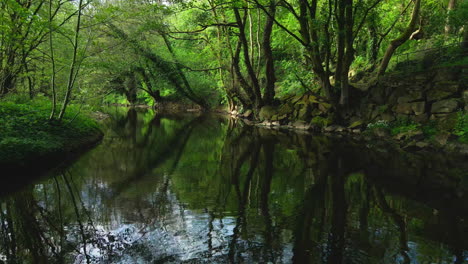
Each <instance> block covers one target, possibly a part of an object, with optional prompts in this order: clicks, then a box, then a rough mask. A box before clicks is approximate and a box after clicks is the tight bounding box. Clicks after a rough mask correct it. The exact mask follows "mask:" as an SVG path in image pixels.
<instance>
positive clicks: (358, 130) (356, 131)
mask: <svg viewBox="0 0 468 264" xmlns="http://www.w3.org/2000/svg"><path fill="white" fill-rule="evenodd" d="M351 132H353V133H354V134H359V133H361V129H353V130H351Z"/></svg>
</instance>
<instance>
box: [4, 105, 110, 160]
mask: <svg viewBox="0 0 468 264" xmlns="http://www.w3.org/2000/svg"><path fill="white" fill-rule="evenodd" d="M77 112H79V109H78V107H74V106H72V107H70V108H69V111H68V113H67V114H66V115H65V117H64V119H63V120H62V122H58V121H49V120H48V117H49V115H50V105H49V103H48V102H46V101H44V100H38V101H31V102H28V103H27V104H22V103H20V104H18V103H15V102H12V101H4V102H0V163H15V162H26V161H27V160H30V159H34V158H35V157H42V156H45V155H48V154H51V153H55V152H62V151H71V150H73V148H77V147H78V146H80V145H82V144H83V143H84V142H86V141H87V140H89V138H92V137H95V136H96V135H99V134H100V133H101V132H100V130H99V128H98V125H97V123H96V122H95V121H94V120H92V119H90V118H88V117H87V116H85V115H83V114H79V115H76V113H77Z"/></svg>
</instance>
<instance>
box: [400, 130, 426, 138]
mask: <svg viewBox="0 0 468 264" xmlns="http://www.w3.org/2000/svg"><path fill="white" fill-rule="evenodd" d="M422 134H423V132H422V131H421V130H410V131H405V132H401V133H398V134H397V135H396V136H395V139H397V140H407V139H410V138H413V137H415V136H419V135H422Z"/></svg>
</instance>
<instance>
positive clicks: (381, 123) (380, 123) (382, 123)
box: [367, 120, 390, 130]
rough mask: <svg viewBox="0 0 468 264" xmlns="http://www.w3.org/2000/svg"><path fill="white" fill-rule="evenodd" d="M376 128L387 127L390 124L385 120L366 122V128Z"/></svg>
mask: <svg viewBox="0 0 468 264" xmlns="http://www.w3.org/2000/svg"><path fill="white" fill-rule="evenodd" d="M377 128H383V129H389V128H390V125H389V123H388V122H387V121H385V120H377V121H376V122H374V123H369V124H367V129H369V130H374V129H377Z"/></svg>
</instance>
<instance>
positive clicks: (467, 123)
mask: <svg viewBox="0 0 468 264" xmlns="http://www.w3.org/2000/svg"><path fill="white" fill-rule="evenodd" d="M452 133H453V134H455V135H457V136H458V140H459V141H460V142H462V143H468V114H466V112H458V114H457V123H456V125H455V128H454V129H453V131H452Z"/></svg>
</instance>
